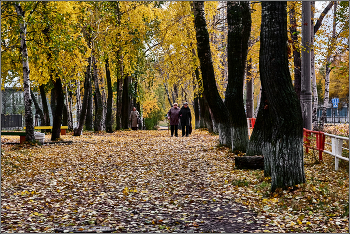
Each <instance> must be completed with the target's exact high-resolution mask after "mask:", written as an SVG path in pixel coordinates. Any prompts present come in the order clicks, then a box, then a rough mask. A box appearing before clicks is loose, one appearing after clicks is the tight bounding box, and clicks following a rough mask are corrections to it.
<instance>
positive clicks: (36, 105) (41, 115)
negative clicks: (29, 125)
mask: <svg viewBox="0 0 350 234" xmlns="http://www.w3.org/2000/svg"><path fill="white" fill-rule="evenodd" d="M30 97H31V98H32V100H33V103H34V107H35V113H36V114H38V115H39V117H40V122H41V125H42V124H43V123H44V122H45V118H44V114H43V111H42V110H41V108H40V106H39V103H38V102H37V100H36V98H35V95H34V93H33V92H32V90H30Z"/></svg>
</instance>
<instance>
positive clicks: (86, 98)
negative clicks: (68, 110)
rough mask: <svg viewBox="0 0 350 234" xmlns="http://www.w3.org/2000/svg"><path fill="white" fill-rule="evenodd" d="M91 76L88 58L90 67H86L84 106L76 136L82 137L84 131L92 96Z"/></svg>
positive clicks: (89, 62)
mask: <svg viewBox="0 0 350 234" xmlns="http://www.w3.org/2000/svg"><path fill="white" fill-rule="evenodd" d="M90 76H91V57H89V58H88V66H87V67H86V73H85V82H84V97H83V104H82V107H81V112H80V117H79V124H78V127H77V128H75V129H74V136H80V135H81V133H82V130H83V126H84V122H85V118H86V112H87V106H88V99H89V96H90V89H89V87H91V78H90Z"/></svg>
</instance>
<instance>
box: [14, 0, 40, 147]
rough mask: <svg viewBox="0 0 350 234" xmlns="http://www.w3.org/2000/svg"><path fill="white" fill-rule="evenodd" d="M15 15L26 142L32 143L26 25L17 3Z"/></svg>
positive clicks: (32, 125)
mask: <svg viewBox="0 0 350 234" xmlns="http://www.w3.org/2000/svg"><path fill="white" fill-rule="evenodd" d="M14 5H15V8H16V13H17V15H18V16H19V17H20V23H19V26H20V30H21V31H20V36H21V47H20V51H21V54H22V68H23V94H24V118H25V125H26V141H29V142H31V141H34V140H35V137H34V123H33V113H32V99H31V97H30V80H29V73H30V70H29V62H28V50H27V42H26V36H27V24H26V22H25V19H24V14H25V11H23V10H22V7H21V6H20V3H19V2H16V3H14Z"/></svg>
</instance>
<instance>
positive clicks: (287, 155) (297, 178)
mask: <svg viewBox="0 0 350 234" xmlns="http://www.w3.org/2000/svg"><path fill="white" fill-rule="evenodd" d="M261 22H262V23H261V34H260V35H261V36H260V38H261V44H260V64H259V66H260V79H261V83H262V86H263V91H264V92H265V93H266V98H267V100H268V103H269V106H268V110H269V115H270V117H271V120H272V123H273V126H272V140H271V148H270V149H268V151H266V152H263V153H264V154H265V155H264V157H267V158H268V160H269V161H270V162H271V191H272V192H274V191H275V190H276V189H277V188H282V189H285V188H288V187H292V186H294V185H297V184H300V183H304V182H305V174H304V162H303V128H302V126H303V119H302V115H301V108H300V102H299V100H298V97H297V94H296V92H295V90H294V89H293V84H292V79H291V76H290V73H289V68H288V54H287V43H286V42H287V39H288V37H287V4H286V2H262V20H261Z"/></svg>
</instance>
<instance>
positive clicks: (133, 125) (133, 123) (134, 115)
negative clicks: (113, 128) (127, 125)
mask: <svg viewBox="0 0 350 234" xmlns="http://www.w3.org/2000/svg"><path fill="white" fill-rule="evenodd" d="M139 118H140V114H139V112H138V111H137V110H136V108H135V107H133V108H132V111H131V113H130V117H129V120H130V121H131V129H132V130H137V124H138V119H139Z"/></svg>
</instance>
